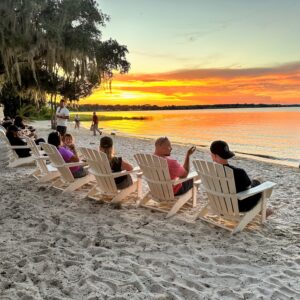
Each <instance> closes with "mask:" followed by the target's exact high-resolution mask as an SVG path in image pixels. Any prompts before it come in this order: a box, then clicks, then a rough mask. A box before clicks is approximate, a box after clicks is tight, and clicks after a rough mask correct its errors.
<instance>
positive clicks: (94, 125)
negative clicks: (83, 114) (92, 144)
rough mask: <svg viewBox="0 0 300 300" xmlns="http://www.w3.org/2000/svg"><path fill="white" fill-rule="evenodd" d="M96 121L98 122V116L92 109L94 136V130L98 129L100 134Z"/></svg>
mask: <svg viewBox="0 0 300 300" xmlns="http://www.w3.org/2000/svg"><path fill="white" fill-rule="evenodd" d="M98 123H99V121H98V116H97V114H96V112H95V111H94V112H93V118H92V129H93V132H94V136H96V131H98V132H99V134H100V135H101V134H102V131H101V130H99V128H98Z"/></svg>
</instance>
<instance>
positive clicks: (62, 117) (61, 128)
mask: <svg viewBox="0 0 300 300" xmlns="http://www.w3.org/2000/svg"><path fill="white" fill-rule="evenodd" d="M69 118H70V112H69V110H68V109H67V108H66V104H65V100H63V99H62V100H60V104H59V107H58V108H57V110H56V125H57V126H56V130H57V131H58V132H59V133H60V135H61V136H64V135H65V134H66V132H67V125H68V120H69Z"/></svg>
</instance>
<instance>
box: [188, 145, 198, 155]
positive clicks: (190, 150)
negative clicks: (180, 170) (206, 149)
mask: <svg viewBox="0 0 300 300" xmlns="http://www.w3.org/2000/svg"><path fill="white" fill-rule="evenodd" d="M195 151H196V147H195V146H193V147H191V148H190V149H189V150H188V151H187V153H186V155H187V156H191V155H192V154H193V153H194V152H195Z"/></svg>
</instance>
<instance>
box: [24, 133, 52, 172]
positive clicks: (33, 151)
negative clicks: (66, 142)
mask: <svg viewBox="0 0 300 300" xmlns="http://www.w3.org/2000/svg"><path fill="white" fill-rule="evenodd" d="M26 142H27V145H28V147H29V148H30V151H31V155H32V156H33V158H34V159H35V161H36V164H37V167H38V168H39V169H40V171H41V174H46V173H48V169H47V165H46V161H45V160H44V159H40V158H39V157H40V151H39V148H38V147H37V145H36V143H35V142H34V141H33V140H32V139H31V138H29V137H27V138H26Z"/></svg>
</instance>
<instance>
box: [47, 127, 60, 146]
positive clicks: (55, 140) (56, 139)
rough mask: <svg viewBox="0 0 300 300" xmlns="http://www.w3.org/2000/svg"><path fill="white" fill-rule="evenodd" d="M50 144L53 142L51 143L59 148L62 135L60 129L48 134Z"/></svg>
mask: <svg viewBox="0 0 300 300" xmlns="http://www.w3.org/2000/svg"><path fill="white" fill-rule="evenodd" d="M48 144H51V145H53V146H55V147H56V148H58V146H60V144H61V136H60V133H59V132H58V131H53V132H50V133H49V135H48Z"/></svg>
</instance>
